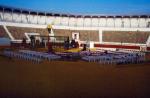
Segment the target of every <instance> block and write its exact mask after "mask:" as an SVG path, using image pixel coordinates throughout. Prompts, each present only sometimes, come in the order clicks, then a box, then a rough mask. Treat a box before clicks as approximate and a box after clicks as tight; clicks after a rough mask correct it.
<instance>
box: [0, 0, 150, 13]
mask: <svg viewBox="0 0 150 98" xmlns="http://www.w3.org/2000/svg"><path fill="white" fill-rule="evenodd" d="M0 5H5V6H11V7H17V8H25V9H32V10H35V11H36V10H37V11H46V12H60V13H71V14H150V0H0Z"/></svg>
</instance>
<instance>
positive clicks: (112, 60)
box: [82, 53, 145, 64]
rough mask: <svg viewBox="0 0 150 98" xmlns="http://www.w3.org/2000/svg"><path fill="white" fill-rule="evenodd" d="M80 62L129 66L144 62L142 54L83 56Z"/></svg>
mask: <svg viewBox="0 0 150 98" xmlns="http://www.w3.org/2000/svg"><path fill="white" fill-rule="evenodd" d="M82 60H84V61H88V62H99V63H101V64H130V63H140V62H144V61H145V55H144V54H137V53H136V54H135V53H134V54H133V53H132V54H122V55H113V54H111V55H107V54H106V55H100V56H85V57H82Z"/></svg>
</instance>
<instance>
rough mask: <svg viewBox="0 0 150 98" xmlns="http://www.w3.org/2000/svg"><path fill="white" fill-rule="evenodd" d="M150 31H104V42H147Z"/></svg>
mask: <svg viewBox="0 0 150 98" xmlns="http://www.w3.org/2000/svg"><path fill="white" fill-rule="evenodd" d="M149 35H150V32H137V31H104V32H103V41H104V42H118V43H139V44H146V42H147V40H148V37H149Z"/></svg>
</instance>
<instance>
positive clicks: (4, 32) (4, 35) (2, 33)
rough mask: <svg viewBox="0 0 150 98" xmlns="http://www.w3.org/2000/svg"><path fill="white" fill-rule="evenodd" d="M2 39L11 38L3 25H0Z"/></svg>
mask: <svg viewBox="0 0 150 98" xmlns="http://www.w3.org/2000/svg"><path fill="white" fill-rule="evenodd" d="M0 37H7V38H9V37H8V35H7V33H6V31H5V29H4V28H3V26H2V25H0Z"/></svg>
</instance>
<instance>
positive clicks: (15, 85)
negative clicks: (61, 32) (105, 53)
mask: <svg viewBox="0 0 150 98" xmlns="http://www.w3.org/2000/svg"><path fill="white" fill-rule="evenodd" d="M95 97H96V98H101V97H104V98H107V97H113V98H114V97H117V98H118V97H128V98H131V97H132V98H136V97H139V98H144V97H150V64H138V65H114V66H111V65H100V64H98V63H87V62H83V61H78V62H70V61H68V62H65V61H52V62H43V63H41V64H33V63H32V62H27V61H23V60H18V59H9V58H6V57H2V56H0V98H95Z"/></svg>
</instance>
